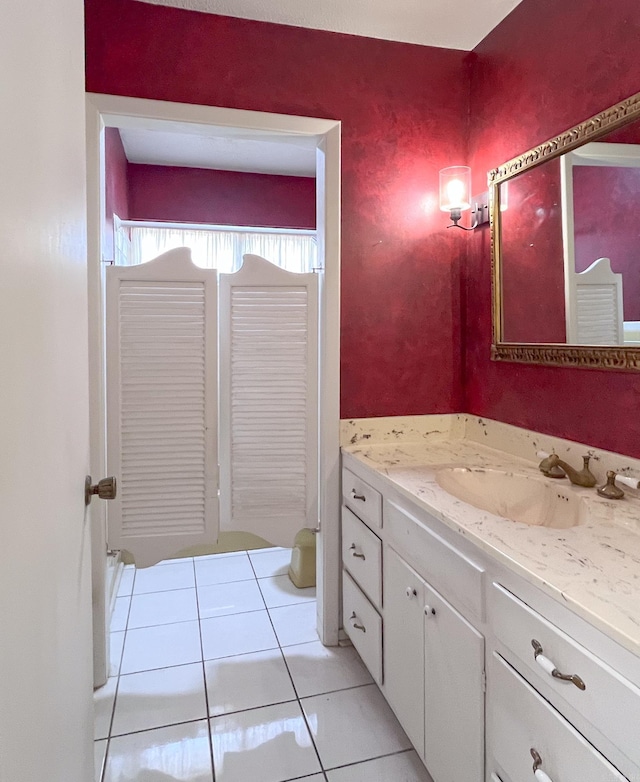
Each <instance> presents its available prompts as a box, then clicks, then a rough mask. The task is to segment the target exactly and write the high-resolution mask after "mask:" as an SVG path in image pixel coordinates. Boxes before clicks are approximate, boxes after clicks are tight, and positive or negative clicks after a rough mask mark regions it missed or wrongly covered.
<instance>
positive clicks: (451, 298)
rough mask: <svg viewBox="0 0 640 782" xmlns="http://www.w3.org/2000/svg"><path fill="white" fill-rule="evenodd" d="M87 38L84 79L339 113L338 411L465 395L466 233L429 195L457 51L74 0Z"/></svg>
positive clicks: (127, 88)
mask: <svg viewBox="0 0 640 782" xmlns="http://www.w3.org/2000/svg"><path fill="white" fill-rule="evenodd" d="M86 39H87V55H86V56H87V71H86V73H87V89H88V90H90V91H92V92H103V93H112V94H117V95H129V96H134V97H142V98H155V99H159V100H169V101H180V102H185V103H199V104H205V105H216V106H224V107H231V108H242V109H252V110H255V111H267V112H277V113H284V114H298V115H303V116H312V117H326V118H333V119H339V120H341V121H342V123H343V124H342V132H343V136H342V138H343V146H342V188H343V192H342V215H343V216H342V379H341V395H342V410H341V413H342V415H343V416H344V417H351V416H376V415H401V414H411V413H416V414H420V413H435V412H450V411H458V410H460V409H461V408H462V405H463V401H462V386H461V355H462V352H461V344H460V328H461V325H460V324H461V322H462V318H461V312H460V264H461V262H462V260H463V259H464V256H465V252H466V250H465V246H466V243H467V238H466V236H464V235H462V233H461V232H455V231H447V230H446V228H445V225H446V219H445V216H444V215H443V214H442V213H440V212H439V211H438V210H437V205H436V204H437V187H438V171H439V169H441V168H443V167H445V166H449V165H452V164H455V163H458V162H464V160H465V157H466V137H467V126H466V121H465V118H466V117H467V111H468V88H469V82H468V72H467V62H466V59H467V55H466V54H465V53H464V52H458V51H449V50H446V49H436V48H429V47H421V46H413V45H409V44H401V43H393V42H388V41H380V40H375V39H368V38H359V37H355V36H348V35H338V34H334V33H328V32H323V31H315V30H304V29H301V28H294V27H284V26H280V25H272V24H265V23H261V22H254V21H249V20H243V19H233V18H229V17H223V16H215V15H210V14H199V13H194V12H191V11H183V10H178V9H173V8H165V7H162V6H155V5H149V4H146V3H140V2H134V0H87V2H86ZM425 198H426V199H427V200H428V201H429V203H430V207H429V209H428V211H426V212H425V210H424V207H423V202H424V200H425Z"/></svg>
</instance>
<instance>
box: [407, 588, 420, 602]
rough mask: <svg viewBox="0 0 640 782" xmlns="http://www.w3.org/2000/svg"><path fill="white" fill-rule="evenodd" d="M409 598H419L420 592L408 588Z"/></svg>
mask: <svg viewBox="0 0 640 782" xmlns="http://www.w3.org/2000/svg"><path fill="white" fill-rule="evenodd" d="M407 597H408V598H409V599H411V598H412V597H418V592H417V590H416V589H414V588H413V587H407Z"/></svg>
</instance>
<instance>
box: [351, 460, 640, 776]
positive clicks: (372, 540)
mask: <svg viewBox="0 0 640 782" xmlns="http://www.w3.org/2000/svg"><path fill="white" fill-rule="evenodd" d="M347 464H348V466H349V468H350V469H349V470H344V471H343V497H344V505H343V510H342V518H343V539H342V551H343V618H344V629H345V632H346V633H347V634H348V635H349V637H350V638H351V640H352V641H353V644H354V646H355V647H356V649H357V650H358V652H359V653H360V655H361V657H362V659H363V661H364V662H365V664H366V665H367V667H368V668H369V670H370V671H371V673H372V675H373V676H374V678H375V680H376V682H377V683H378V685H379V686H380V688H381V690H382V692H383V694H384V696H385V697H386V699H387V701H388V702H389V704H390V706H391V708H392V709H393V711H394V712H395V714H396V716H397V717H398V719H399V721H400V723H401V725H402V726H403V728H404V730H405V731H406V733H407V735H408V736H409V738H410V740H411V742H412V743H413V745H414V747H415V749H416V751H417V752H418V754H419V755H420V757H421V759H422V760H423V762H424V764H425V766H426V768H427V769H428V771H429V773H430V774H431V776H432V777H433V780H434V782H528V780H531V782H640V657H638V656H637V655H634V654H633V653H632V652H631V651H629V650H628V649H625V648H623V647H622V646H620V645H619V644H618V643H616V642H615V641H614V640H613V639H612V638H610V637H608V636H607V635H606V634H605V633H603V632H602V631H601V630H599V629H596V628H595V627H594V626H593V625H591V624H590V623H588V622H587V621H586V620H585V619H583V618H581V617H579V616H577V614H576V613H574V612H573V611H571V610H570V609H569V608H568V607H567V606H566V605H564V604H562V602H561V601H560V600H559V599H556V598H554V597H553V596H552V595H550V594H546V593H545V592H544V591H543V590H541V589H539V588H538V587H537V586H535V585H534V583H531V580H529V579H527V578H524V577H523V576H522V575H520V574H517V573H514V572H513V570H512V569H511V568H510V567H508V566H507V564H505V561H504V560H503V561H500V560H499V559H498V557H495V556H493V553H492V551H491V550H489V549H487V548H481V547H480V546H479V545H476V544H475V543H474V542H472V541H470V540H467V539H466V538H465V533H464V530H463V529H461V528H455V527H453V528H452V526H451V525H449V524H447V523H446V521H441V520H440V519H439V518H437V517H436V515H435V513H437V512H438V511H437V508H436V506H435V504H433V505H427V507H429V508H431V507H433V511H432V512H430V511H429V510H427V509H425V507H423V505H424V504H426V503H422V504H421V501H420V499H419V496H418V497H416V496H414V495H410V494H408V493H407V491H405V490H403V489H402V486H401V485H399V484H397V483H395V482H394V481H393V479H392V478H391V477H387V476H383V475H381V474H380V473H377V472H375V471H374V470H370V469H368V468H367V467H366V466H365V465H363V464H361V463H358V461H357V460H356V459H353V458H352V459H349V460H348V461H347ZM362 498H364V499H362ZM430 501H431V500H430ZM559 674H561V675H559ZM582 685H584V686H582Z"/></svg>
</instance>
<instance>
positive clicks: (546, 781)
mask: <svg viewBox="0 0 640 782" xmlns="http://www.w3.org/2000/svg"><path fill="white" fill-rule="evenodd" d="M530 752H531V757H532V758H533V775H534V777H535V778H536V779H537V780H538V782H553V780H552V779H551V777H550V776H549V775H548V774H545V772H544V771H543V770H542V768H541V766H542V758H541V757H540V753H539V752H538V750H537V749H534V748H533V747H531V750H530Z"/></svg>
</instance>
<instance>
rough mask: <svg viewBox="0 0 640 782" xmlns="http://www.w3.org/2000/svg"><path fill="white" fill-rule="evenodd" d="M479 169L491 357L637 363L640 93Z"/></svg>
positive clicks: (629, 366)
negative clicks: (484, 184) (486, 217)
mask: <svg viewBox="0 0 640 782" xmlns="http://www.w3.org/2000/svg"><path fill="white" fill-rule="evenodd" d="M488 178H489V204H490V222H491V266H492V296H493V340H492V346H491V358H492V359H493V360H495V361H515V362H521V363H533V364H550V365H557V366H573V367H585V368H593V369H606V368H609V369H618V370H625V369H626V370H640V93H636V94H635V95H633V96H631V97H630V98H627V99H626V100H623V101H621V102H620V103H617V104H615V105H614V106H611V107H610V108H608V109H605V110H604V111H602V112H600V113H599V114H597V115H595V116H594V117H591V118H590V119H588V120H586V121H584V122H581V123H580V124H579V125H576V126H575V127H573V128H570V129H569V130H567V131H565V132H564V133H561V134H560V135H558V136H556V137H555V138H552V139H549V140H548V141H545V142H544V143H543V144H540V145H539V146H537V147H534V148H533V149H530V150H529V151H527V152H525V153H524V154H522V155H519V156H518V157H516V158H513V159H512V160H509V161H507V162H506V163H504V164H503V165H501V166H499V167H498V168H496V169H494V170H493V171H490V172H489V175H488Z"/></svg>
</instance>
